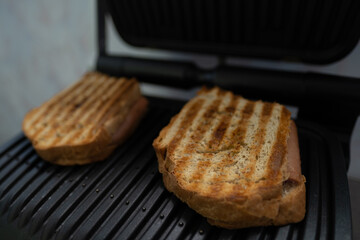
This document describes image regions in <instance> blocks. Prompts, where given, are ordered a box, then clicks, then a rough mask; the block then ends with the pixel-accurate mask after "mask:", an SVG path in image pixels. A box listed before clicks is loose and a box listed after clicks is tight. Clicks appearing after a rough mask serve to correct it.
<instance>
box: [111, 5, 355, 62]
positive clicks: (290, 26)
mask: <svg viewBox="0 0 360 240" xmlns="http://www.w3.org/2000/svg"><path fill="white" fill-rule="evenodd" d="M106 2H107V5H108V10H109V12H110V13H111V15H112V18H113V20H114V23H115V26H116V28H117V30H118V32H119V33H120V35H121V36H122V38H123V39H124V40H126V41H128V42H129V43H131V44H133V45H138V46H150V47H157V48H167V49H179V50H182V51H183V50H188V51H197V52H199V51H200V52H206V53H220V54H226V55H235V56H236V55H241V56H254V57H267V58H292V59H297V60H302V61H305V62H320V63H321V62H329V61H334V60H336V59H338V58H340V57H342V56H344V55H345V54H346V53H348V52H349V51H350V50H351V49H352V48H353V47H354V46H355V44H356V43H357V41H358V39H359V35H360V31H359V27H360V15H359V14H358V13H359V11H360V1H357V0H344V1H337V0H328V1H321V0H305V1H302V0H292V1H288V0H273V1H269V0H241V1H240V0H226V1H223V0H181V1H179V0H160V1H159V0H146V1H144V0H107V1H106Z"/></svg>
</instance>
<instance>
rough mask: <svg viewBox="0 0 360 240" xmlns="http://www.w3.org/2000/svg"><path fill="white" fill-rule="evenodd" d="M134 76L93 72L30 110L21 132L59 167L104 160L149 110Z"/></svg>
mask: <svg viewBox="0 0 360 240" xmlns="http://www.w3.org/2000/svg"><path fill="white" fill-rule="evenodd" d="M146 106H147V100H146V99H145V98H144V97H142V96H141V94H140V89H139V84H138V82H137V81H136V80H135V79H126V78H114V77H110V76H107V75H105V74H101V73H97V72H90V73H87V74H85V75H84V76H83V77H82V78H81V79H80V80H79V81H78V82H76V83H75V84H74V85H72V86H70V87H69V88H67V89H65V90H64V91H62V92H60V93H59V94H57V95H55V96H54V97H53V98H51V99H50V100H48V101H47V102H45V103H44V104H42V105H41V106H40V107H37V108H34V109H32V110H31V111H30V112H28V113H27V114H26V116H25V118H24V121H23V125H22V128H23V131H24V133H25V135H26V136H27V137H28V138H29V139H30V140H31V142H32V144H33V146H34V148H35V150H36V151H37V153H38V154H39V155H40V156H41V157H42V158H43V159H44V160H46V161H49V162H52V163H54V164H59V165H76V164H79V165H82V164H87V163H91V162H96V161H101V160H104V159H105V158H106V157H107V156H109V155H110V153H111V152H112V151H113V150H114V149H115V147H116V146H117V145H119V144H121V143H122V142H123V141H124V140H125V139H126V138H127V137H128V136H129V135H130V134H131V133H132V132H133V130H134V129H135V128H136V126H137V125H138V123H139V122H140V119H141V117H142V116H143V115H144V113H145V111H146Z"/></svg>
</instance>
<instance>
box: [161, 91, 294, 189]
mask: <svg viewBox="0 0 360 240" xmlns="http://www.w3.org/2000/svg"><path fill="white" fill-rule="evenodd" d="M288 123H290V113H289V111H288V110H287V109H286V108H285V107H283V106H281V105H280V104H276V103H264V102H262V101H256V102H254V101H249V100H246V99H244V98H241V97H239V96H235V95H233V94H232V93H231V92H227V91H222V90H220V89H219V88H213V89H211V90H202V91H200V93H199V94H198V96H197V97H195V98H194V99H192V100H191V101H189V102H188V103H187V104H186V105H185V106H184V108H183V109H182V111H181V112H180V113H179V114H178V115H177V116H176V117H175V120H174V122H173V123H172V124H171V125H170V126H169V128H168V129H167V132H166V135H164V137H163V138H162V139H161V140H159V143H160V144H162V145H163V147H165V148H166V149H167V153H166V152H165V157H164V158H167V157H168V158H170V159H172V162H173V163H172V164H171V167H170V168H168V167H169V166H167V167H165V169H166V170H167V171H169V172H171V173H172V174H174V175H175V176H176V178H177V179H178V181H179V184H181V185H182V186H183V187H185V188H186V189H188V190H189V191H197V192H200V193H201V194H205V195H206V194H218V195H226V194H227V193H231V194H234V192H239V194H241V192H242V191H246V188H247V187H248V186H250V185H252V186H253V185H254V184H255V185H256V183H259V182H261V181H262V180H264V179H269V178H276V177H279V176H280V177H282V175H281V171H280V169H281V167H282V166H283V165H284V159H285V157H286V153H287V152H286V140H287V137H288V133H289V129H288V126H289V124H288ZM274 136H277V137H276V138H274ZM156 141H157V140H155V142H154V144H155V143H156ZM184 143H186V144H184ZM165 162H167V161H166V160H165ZM268 166H270V169H272V170H271V171H266V170H265V169H266V168H267V167H268Z"/></svg>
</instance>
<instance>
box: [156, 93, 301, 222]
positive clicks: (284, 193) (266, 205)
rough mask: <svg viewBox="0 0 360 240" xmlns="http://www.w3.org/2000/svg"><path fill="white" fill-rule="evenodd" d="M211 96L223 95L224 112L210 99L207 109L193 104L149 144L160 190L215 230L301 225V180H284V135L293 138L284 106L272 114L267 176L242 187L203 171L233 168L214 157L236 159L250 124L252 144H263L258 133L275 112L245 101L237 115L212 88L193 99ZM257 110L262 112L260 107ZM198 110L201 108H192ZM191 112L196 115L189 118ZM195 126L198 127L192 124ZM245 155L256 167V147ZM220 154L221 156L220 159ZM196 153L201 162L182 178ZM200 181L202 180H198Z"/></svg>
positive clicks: (250, 173) (229, 161) (238, 182)
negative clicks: (237, 118)
mask: <svg viewBox="0 0 360 240" xmlns="http://www.w3.org/2000/svg"><path fill="white" fill-rule="evenodd" d="M214 92H215V93H216V94H215V95H216V97H220V98H222V97H223V96H225V95H226V96H229V100H228V102H227V103H226V104H225V105H226V106H228V107H226V106H223V105H221V106H220V105H219V104H218V103H219V102H217V100H216V97H215V100H213V102H212V103H211V104H210V105H206V103H204V102H199V101H198V102H195V101H197V100H193V101H190V102H189V103H188V104H187V105H185V106H184V108H183V109H182V111H181V112H180V113H179V114H178V115H176V116H174V117H173V118H172V119H171V121H170V123H169V125H168V126H166V127H165V128H164V129H162V130H161V132H160V134H159V137H158V138H156V139H155V140H154V142H153V146H154V149H155V152H156V155H157V158H158V161H159V171H160V172H161V173H162V174H163V181H164V185H165V187H166V188H167V189H168V190H169V191H170V192H173V193H174V194H175V195H176V196H177V197H178V198H180V199H181V200H182V201H183V202H185V203H187V204H188V205H189V206H190V207H191V208H193V209H194V210H195V211H197V212H198V213H200V214H201V215H203V216H205V217H206V218H208V221H209V223H211V224H213V225H216V226H221V227H225V228H243V227H251V226H266V225H284V224H287V223H292V222H298V221H301V220H302V218H303V217H304V214H305V184H304V178H302V179H301V181H298V182H296V181H292V180H293V179H291V181H287V179H288V178H289V173H288V172H287V169H288V168H287V151H288V149H287V140H288V137H289V135H291V136H294V134H289V131H290V128H289V126H290V113H289V111H288V110H287V109H285V108H284V107H282V108H280V107H279V105H276V108H277V110H276V111H278V109H282V110H281V111H280V112H279V121H280V123H279V127H278V130H277V135H275V136H276V143H275V144H274V145H273V147H272V150H271V154H270V155H271V156H270V158H269V159H270V160H269V161H267V169H268V171H267V172H266V174H265V176H266V178H265V179H264V180H261V179H260V180H257V181H254V180H247V181H249V182H248V183H246V181H244V180H243V179H240V178H239V179H238V180H237V179H235V180H231V181H229V180H227V178H226V177H224V176H226V175H227V174H230V172H227V173H226V175H224V174H220V175H215V176H212V177H210V178H209V174H210V176H211V173H212V172H211V171H213V170H211V171H210V170H209V169H223V170H225V169H227V167H228V166H233V165H234V164H236V162H235V161H234V160H233V159H232V158H229V157H225V158H218V156H219V153H220V156H232V155H231V154H232V152H231V151H233V152H235V154H236V151H240V150H241V149H244V147H243V146H244V144H245V143H244V141H245V135H246V131H247V129H246V128H247V125H248V124H250V122H251V124H256V127H255V128H257V132H256V134H255V135H254V138H255V139H257V140H258V142H264V141H265V140H266V139H268V138H267V137H266V136H265V135H266V134H265V132H266V131H265V130H262V129H264V128H265V126H267V125H268V123H267V122H268V121H269V122H270V123H269V124H270V125H269V126H272V124H275V123H274V119H276V117H272V118H271V120H270V116H271V115H272V111H275V110H273V108H275V105H272V104H269V103H263V102H251V101H247V102H245V103H243V105H242V106H243V107H242V108H241V107H239V108H240V109H242V110H241V111H240V112H236V110H234V109H233V108H234V107H231V106H233V105H234V99H236V97H235V96H234V95H232V94H229V92H225V91H223V90H220V89H218V88H215V90H214V89H210V90H209V89H205V88H203V89H202V90H201V91H200V92H199V95H200V96H201V95H205V97H208V95H209V94H213V93H214ZM199 95H198V96H199ZM237 104H238V103H236V104H235V105H237ZM259 105H260V106H262V107H261V108H260V107H259ZM199 106H201V108H198V107H199ZM200 109H202V111H203V112H201V110H200ZM259 109H262V111H260V110H259ZM226 110H229V111H226ZM193 112H198V115H193ZM214 112H215V113H216V114H224V115H220V117H219V118H218V119H219V121H218V122H217V123H216V124H215V123H213V122H212V121H214V120H213V119H214V118H215V117H214V115H213V114H212V113H214ZM239 114H240V115H241V114H242V117H240V118H241V120H240V122H239V125H238V127H237V128H236V125H235V127H233V128H232V129H231V130H232V131H233V132H235V134H233V135H231V136H230V139H229V135H226V134H229V133H227V132H226V131H227V130H226V128H227V127H228V128H230V127H231V126H232V125H234V123H233V122H231V121H232V120H233V119H229V118H228V116H232V115H239ZM274 114H275V113H274ZM254 115H255V116H261V117H262V120H261V121H260V122H259V123H256V122H255V121H254V118H253V116H254ZM199 121H200V123H199V124H197V123H198V122H199ZM214 124H215V127H213V128H211V129H212V131H213V134H212V135H210V139H209V140H208V142H209V143H211V144H210V145H211V147H212V149H209V148H205V149H203V148H202V147H201V146H202V145H201V141H203V140H204V139H205V138H206V136H205V135H206V134H205V133H204V132H207V130H206V129H208V125H214ZM292 130H293V128H292ZM187 131H190V133H188V135H186V134H185V133H186V132H187ZM244 131H245V133H244ZM295 131H296V128H295ZM199 134H200V135H199ZM225 135H226V136H225ZM295 136H296V135H295ZM183 138H186V139H187V140H184V141H185V142H186V143H180V140H181V139H183ZM247 138H248V137H247ZM199 142H200V143H199ZM245 142H246V141H245ZM181 147H182V148H181ZM199 147H200V148H201V149H200V150H199ZM177 148H181V149H182V150H181V151H180V150H179V149H177ZM297 148H298V146H297ZM248 151H249V153H250V155H249V156H250V157H253V156H254V157H253V159H252V160H251V161H253V162H256V160H257V156H260V155H261V150H260V147H259V145H255V147H254V148H253V147H250V149H249V150H248ZM223 152H225V153H226V154H225V155H224V154H222V153H223ZM227 153H228V154H229V155H227ZM191 154H193V155H191ZM194 154H195V155H194ZM196 154H198V155H199V154H202V155H201V156H202V158H201V159H200V160H199V162H198V163H197V169H195V170H194V172H192V173H188V172H187V171H188V170H189V169H190V170H189V171H192V170H191V169H193V166H195V165H194V164H196V162H195V163H194V162H190V161H191V160H193V159H194V158H196V156H198V155H196ZM216 154H218V155H216ZM255 156H256V157H255ZM214 157H217V158H218V159H217V160H216V162H217V163H216V164H215V168H211V167H212V166H213V165H214V162H213V161H212V160H211V159H212V158H214ZM209 159H210V160H209ZM254 164H255V163H253V165H251V164H248V165H249V166H251V167H250V168H249V171H247V172H245V174H244V176H245V177H246V178H247V179H252V177H253V175H254V172H255V171H256V168H255V165H254ZM189 166H191V167H189ZM204 178H206V181H205V180H203V179H204ZM246 178H245V179H246ZM255 179H256V178H255Z"/></svg>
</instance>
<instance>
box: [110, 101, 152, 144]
mask: <svg viewBox="0 0 360 240" xmlns="http://www.w3.org/2000/svg"><path fill="white" fill-rule="evenodd" d="M147 105H148V101H147V100H146V98H144V97H141V98H140V99H139V100H137V102H135V104H134V105H133V107H132V108H131V110H130V111H129V113H128V114H127V116H126V118H125V120H124V122H123V123H122V124H121V126H120V127H119V129H117V131H116V132H115V133H114V134H113V136H112V142H113V143H116V144H121V143H122V142H123V141H124V140H125V139H126V138H127V137H128V136H129V135H130V134H131V133H132V132H133V131H134V130H135V128H136V126H137V125H138V124H139V122H140V120H141V118H142V116H143V115H144V114H145V112H146V109H147Z"/></svg>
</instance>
